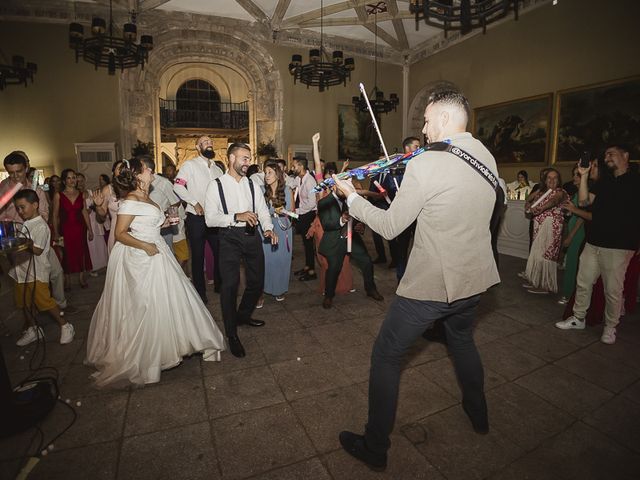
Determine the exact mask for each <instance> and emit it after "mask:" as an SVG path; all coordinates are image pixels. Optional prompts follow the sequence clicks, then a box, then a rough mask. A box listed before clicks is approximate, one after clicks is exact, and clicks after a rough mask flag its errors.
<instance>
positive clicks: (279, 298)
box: [276, 295, 284, 302]
mask: <svg viewBox="0 0 640 480" xmlns="http://www.w3.org/2000/svg"><path fill="white" fill-rule="evenodd" d="M282 301H284V295H278V296H276V302H282Z"/></svg>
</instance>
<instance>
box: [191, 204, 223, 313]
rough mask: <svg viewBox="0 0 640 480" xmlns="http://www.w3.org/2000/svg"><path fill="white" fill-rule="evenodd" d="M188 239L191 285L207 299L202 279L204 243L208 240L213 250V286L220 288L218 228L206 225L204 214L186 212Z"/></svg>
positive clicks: (201, 296) (203, 299)
mask: <svg viewBox="0 0 640 480" xmlns="http://www.w3.org/2000/svg"><path fill="white" fill-rule="evenodd" d="M184 226H185V229H186V231H187V238H188V239H189V248H190V249H191V278H193V286H194V287H196V291H197V292H198V294H199V295H200V298H202V301H203V302H205V303H206V301H207V290H206V284H205V281H204V244H205V242H209V246H210V247H211V251H212V252H213V258H214V262H213V263H214V268H213V282H214V284H215V288H216V289H217V288H220V262H219V258H220V241H219V238H218V229H217V228H212V227H207V224H206V223H205V221H204V216H202V215H194V214H193V213H187V218H186V220H185V222H184Z"/></svg>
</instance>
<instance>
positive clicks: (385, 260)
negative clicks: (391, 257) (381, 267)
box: [373, 257, 387, 265]
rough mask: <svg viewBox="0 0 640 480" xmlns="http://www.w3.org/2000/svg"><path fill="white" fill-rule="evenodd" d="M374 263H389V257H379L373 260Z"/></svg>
mask: <svg viewBox="0 0 640 480" xmlns="http://www.w3.org/2000/svg"><path fill="white" fill-rule="evenodd" d="M373 263H374V264H376V265H378V264H380V263H387V259H386V258H384V257H378V258H376V259H375V260H374V261H373Z"/></svg>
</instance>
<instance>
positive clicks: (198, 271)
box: [173, 136, 223, 304]
mask: <svg viewBox="0 0 640 480" xmlns="http://www.w3.org/2000/svg"><path fill="white" fill-rule="evenodd" d="M196 150H197V151H198V156H197V157H195V158H192V159H190V160H187V161H186V162H185V163H184V165H182V167H181V168H180V171H179V172H178V175H176V179H175V182H174V185H173V191H174V192H175V193H176V195H178V197H180V199H181V200H183V201H184V202H186V203H187V208H186V212H187V218H186V220H185V227H186V230H187V238H188V239H189V247H190V248H191V278H193V285H194V286H195V287H196V290H197V291H198V294H199V295H200V298H202V301H203V302H204V303H205V304H207V302H208V298H207V291H206V283H205V281H204V244H205V242H208V243H209V246H210V247H211V251H212V252H213V257H214V262H215V263H214V274H213V281H214V289H215V291H216V292H219V291H220V285H221V280H220V267H219V264H220V262H219V256H220V242H219V239H218V231H217V229H215V228H211V227H207V225H206V223H205V221H204V209H203V205H204V199H205V196H206V193H207V187H209V184H210V183H211V182H213V181H214V180H215V179H216V178H218V177H221V176H222V174H223V172H222V170H220V168H219V167H218V166H217V165H216V163H215V161H214V158H215V156H216V154H215V152H214V151H213V142H212V141H211V139H210V138H209V137H207V136H202V137H200V138H198V140H196Z"/></svg>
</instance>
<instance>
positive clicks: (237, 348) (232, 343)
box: [227, 337, 246, 358]
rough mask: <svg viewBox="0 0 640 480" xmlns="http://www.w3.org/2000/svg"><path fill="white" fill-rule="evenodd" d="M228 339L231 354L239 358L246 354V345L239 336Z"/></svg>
mask: <svg viewBox="0 0 640 480" xmlns="http://www.w3.org/2000/svg"><path fill="white" fill-rule="evenodd" d="M227 340H228V341H229V350H231V355H233V356H234V357H238V358H242V357H244V356H245V355H246V353H245V351H244V347H243V346H242V343H241V342H240V339H239V338H238V337H229V338H228V339H227Z"/></svg>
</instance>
